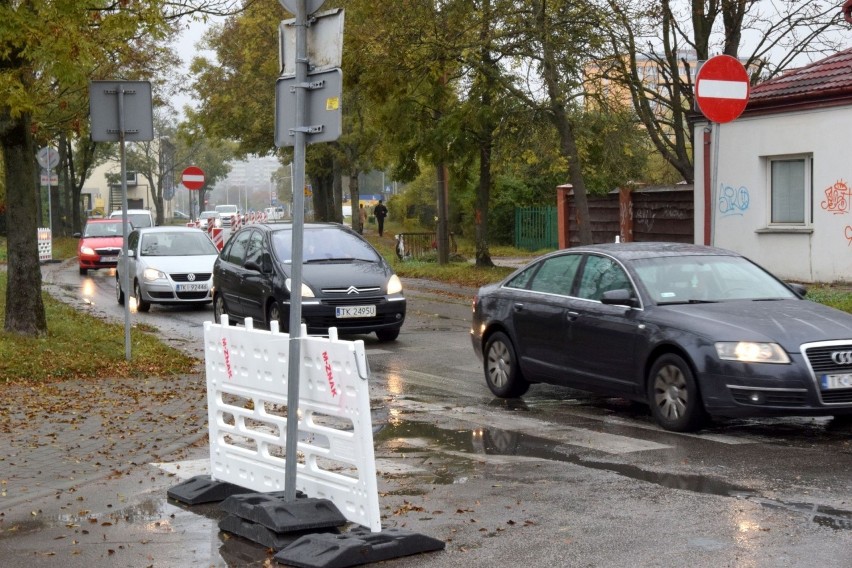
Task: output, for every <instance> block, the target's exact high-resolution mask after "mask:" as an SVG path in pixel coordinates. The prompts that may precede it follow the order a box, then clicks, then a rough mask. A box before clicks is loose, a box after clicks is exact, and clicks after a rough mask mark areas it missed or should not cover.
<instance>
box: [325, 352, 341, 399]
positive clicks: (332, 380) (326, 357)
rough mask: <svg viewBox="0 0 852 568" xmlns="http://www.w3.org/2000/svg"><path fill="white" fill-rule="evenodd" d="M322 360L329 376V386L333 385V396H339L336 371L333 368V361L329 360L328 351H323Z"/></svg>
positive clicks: (326, 374)
mask: <svg viewBox="0 0 852 568" xmlns="http://www.w3.org/2000/svg"><path fill="white" fill-rule="evenodd" d="M322 360H323V361H324V362H325V376H326V377H327V378H328V386H330V387H331V396H337V386H336V385H335V384H334V373H332V370H331V362H330V361H329V360H328V351H323V352H322Z"/></svg>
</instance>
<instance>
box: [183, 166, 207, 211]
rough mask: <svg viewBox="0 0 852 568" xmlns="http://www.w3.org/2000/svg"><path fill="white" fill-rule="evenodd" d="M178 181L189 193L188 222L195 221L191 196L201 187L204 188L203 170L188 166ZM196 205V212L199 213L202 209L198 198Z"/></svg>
mask: <svg viewBox="0 0 852 568" xmlns="http://www.w3.org/2000/svg"><path fill="white" fill-rule="evenodd" d="M180 181H181V183H182V184H183V186H184V187H185V188H186V189H188V190H189V191H190V194H189V220H190V221H195V211H194V210H193V207H192V194H193V193H194V192H196V191H198V190H199V189H201V188H202V187H204V170H202V169H201V168H199V167H198V166H189V167H188V168H186V169H185V170H183V173H181V176H180ZM197 199H199V203H198V211H199V213H200V212H201V210H202V209H204V208H203V207H201V202H200V196H199V197H198V198H197Z"/></svg>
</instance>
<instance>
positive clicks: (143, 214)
mask: <svg viewBox="0 0 852 568" xmlns="http://www.w3.org/2000/svg"><path fill="white" fill-rule="evenodd" d="M116 217H117V218H119V219H121V209H119V210H118V211H113V212H112V213H110V214H109V218H110V219H114V218H116ZM127 220H128V221H130V224H131V225H132V226H133V228H134V229H140V228H142V227H153V226H154V217H153V216H152V215H151V212H150V211H148V210H147V209H128V210H127Z"/></svg>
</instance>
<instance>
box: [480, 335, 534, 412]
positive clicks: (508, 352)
mask: <svg viewBox="0 0 852 568" xmlns="http://www.w3.org/2000/svg"><path fill="white" fill-rule="evenodd" d="M483 366H484V369H485V382H486V383H487V384H488V388H489V389H491V392H493V393H494V394H495V395H497V396H499V397H500V398H515V397H519V396H521V395H523V394H524V393H526V392H527V390H529V388H530V384H529V383H528V382H527V381H526V380H524V378H523V377H522V376H521V370H520V368H519V367H518V360H517V358H516V357H515V348H514V347H513V346H512V341H511V340H510V339H509V337H508V336H506V334H504V333H502V332H499V331H498V332H497V333H495V334H493V335H492V336H491V337H489V338H488V341H487V342H486V343H485V356H484V357H483Z"/></svg>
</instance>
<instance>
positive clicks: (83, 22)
mask: <svg viewBox="0 0 852 568" xmlns="http://www.w3.org/2000/svg"><path fill="white" fill-rule="evenodd" d="M231 7H232V2H227V1H222V0H195V1H193V0H186V1H169V0H150V1H148V2H124V1H122V2H113V1H108V0H92V1H89V2H85V3H80V2H57V1H53V0H27V1H25V2H21V1H18V0H0V151H2V159H3V165H4V171H5V186H6V201H7V202H6V205H7V208H6V215H7V226H8V228H9V230H8V241H7V244H8V252H9V254H8V286H7V293H6V318H5V322H4V328H5V330H6V331H10V332H15V333H19V334H23V335H39V334H42V333H44V332H45V331H46V330H47V322H46V318H45V312H44V305H43V303H42V300H41V271H40V267H39V255H38V243H37V233H36V229H37V215H36V212H37V200H36V191H35V189H36V187H37V185H36V182H37V180H38V177H37V175H36V174H37V171H36V163H35V154H36V150H37V147H38V144H39V141H40V140H44V139H45V138H47V137H46V136H45V131H48V132H49V135H50V137H52V136H57V135H59V134H62V133H71V134H73V135H76V136H80V135H85V132H86V124H87V122H88V120H87V119H88V100H87V93H88V83H89V81H90V80H93V79H137V80H138V79H146V78H148V77H147V75H148V73H149V72H150V70H151V69H152V67H154V66H156V64H157V62H159V61H161V58H159V57H158V52H157V51H153V52H152V51H151V49H152V48H157V46H159V45H160V44H161V43H165V42H167V41H168V39H169V38H170V37H171V36H172V34H173V33H174V32H175V31H176V28H175V26H176V25H177V23H178V22H179V20H180V18H182V17H192V16H193V15H203V14H206V13H215V12H217V11H220V10H228V9H229V8H231Z"/></svg>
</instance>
